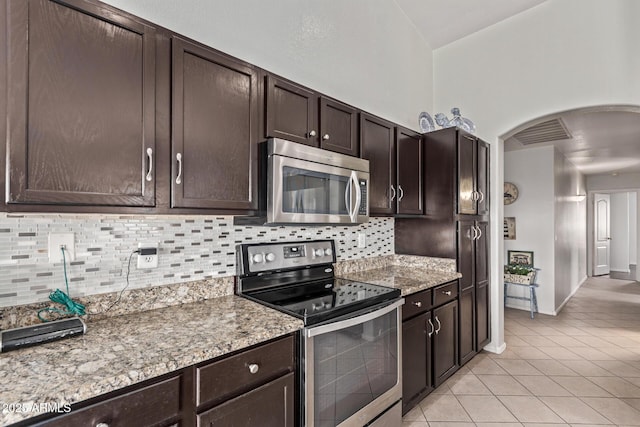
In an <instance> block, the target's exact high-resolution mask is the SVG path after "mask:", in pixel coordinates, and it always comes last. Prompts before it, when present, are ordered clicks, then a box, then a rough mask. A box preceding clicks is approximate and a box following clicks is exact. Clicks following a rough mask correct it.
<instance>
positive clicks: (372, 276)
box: [340, 265, 462, 296]
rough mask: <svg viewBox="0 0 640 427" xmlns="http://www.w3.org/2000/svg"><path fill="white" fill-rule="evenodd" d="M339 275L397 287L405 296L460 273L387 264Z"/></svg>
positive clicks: (449, 280) (458, 276)
mask: <svg viewBox="0 0 640 427" xmlns="http://www.w3.org/2000/svg"><path fill="white" fill-rule="evenodd" d="M340 277H343V278H345V279H350V280H356V281H359V282H366V283H373V284H376V285H382V286H389V287H391V288H398V289H400V291H401V292H402V296H406V295H410V294H413V293H416V292H419V291H421V290H424V289H428V288H432V287H434V286H438V285H441V284H443V283H447V282H451V281H452V280H456V279H459V278H460V277H462V274H460V273H458V272H456V271H442V270H432V269H428V268H423V267H415V266H414V267H408V266H401V265H388V266H385V267H381V268H374V269H370V270H363V271H358V272H353V273H344V274H341V275H340Z"/></svg>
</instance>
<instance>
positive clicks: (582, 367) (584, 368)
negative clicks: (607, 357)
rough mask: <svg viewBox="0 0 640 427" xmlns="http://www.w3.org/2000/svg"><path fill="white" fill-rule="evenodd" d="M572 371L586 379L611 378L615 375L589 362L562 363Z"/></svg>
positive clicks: (573, 361)
mask: <svg viewBox="0 0 640 427" xmlns="http://www.w3.org/2000/svg"><path fill="white" fill-rule="evenodd" d="M562 363H563V364H564V365H565V366H567V367H568V368H571V370H573V371H575V372H577V373H578V374H579V375H582V376H584V377H611V376H613V374H612V373H611V372H609V371H607V370H606V369H602V368H601V367H600V366H598V365H596V364H595V363H593V362H589V361H588V360H572V361H563V362H562Z"/></svg>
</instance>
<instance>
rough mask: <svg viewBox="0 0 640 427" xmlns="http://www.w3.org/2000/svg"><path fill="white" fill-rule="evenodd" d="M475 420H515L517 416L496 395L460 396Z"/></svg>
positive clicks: (459, 398) (460, 399)
mask: <svg viewBox="0 0 640 427" xmlns="http://www.w3.org/2000/svg"><path fill="white" fill-rule="evenodd" d="M458 400H459V401H460V403H461V404H462V406H463V407H464V409H465V410H466V411H467V413H469V415H470V416H471V419H472V420H473V421H474V422H513V421H517V420H516V418H515V417H514V416H513V415H512V414H511V412H509V410H508V409H507V408H506V407H505V406H504V405H503V404H502V403H501V402H500V401H499V400H498V399H497V398H496V397H495V396H458Z"/></svg>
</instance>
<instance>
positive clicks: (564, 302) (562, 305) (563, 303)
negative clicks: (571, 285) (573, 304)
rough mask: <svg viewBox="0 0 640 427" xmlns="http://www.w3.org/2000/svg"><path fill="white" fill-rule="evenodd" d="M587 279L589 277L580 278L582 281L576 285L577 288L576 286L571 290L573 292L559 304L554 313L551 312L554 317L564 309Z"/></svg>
mask: <svg viewBox="0 0 640 427" xmlns="http://www.w3.org/2000/svg"><path fill="white" fill-rule="evenodd" d="M588 278H589V276H584V277H583V278H582V280H581V281H580V283H579V284H578V286H576V288H575V289H574V290H573V292H571V293H570V294H569V295H568V296H567V297H566V298H565V299H564V301H562V304H560V306H558V308H556V309H555V311H554V312H553V315H554V316H557V315H558V313H560V312H561V311H562V309H563V308H564V306H565V305H566V304H567V303H568V302H569V300H570V299H571V297H573V296H574V295H575V294H576V292H578V289H580V288H581V287H582V285H584V282H586V281H587V279H588Z"/></svg>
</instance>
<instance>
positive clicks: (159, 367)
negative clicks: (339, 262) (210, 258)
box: [0, 295, 303, 425]
mask: <svg viewBox="0 0 640 427" xmlns="http://www.w3.org/2000/svg"><path fill="white" fill-rule="evenodd" d="M302 327H303V322H302V321H301V320H299V319H296V318H294V317H291V316H288V315H286V314H283V313H280V312H278V311H275V310H272V309H270V308H267V307H265V306H262V305H260V304H256V303H254V302H251V301H249V300H247V299H244V298H241V297H237V296H234V295H229V296H223V297H220V298H215V299H210V300H206V301H201V302H195V303H191V304H184V305H179V306H173V307H168V308H163V309H158V310H151V311H145V312H140V313H134V314H128V315H123V316H118V317H113V318H109V319H104V320H99V321H95V322H90V323H89V324H88V325H87V333H86V334H85V335H83V336H76V337H73V338H70V339H65V340H61V341H55V342H51V343H47V344H43V345H39V346H36V347H31V348H25V349H22V350H17V351H11V352H8V353H2V354H0V373H1V374H2V381H0V405H2V406H0V411H1V412H0V425H7V424H10V423H14V422H18V421H20V420H23V419H26V418H29V417H31V416H36V415H39V413H37V412H36V413H18V412H10V411H8V410H5V408H6V407H5V405H9V404H18V403H19V404H21V405H24V406H29V407H30V406H31V405H33V404H37V405H40V404H43V403H57V404H58V405H64V404H73V403H76V402H80V401H82V400H86V399H90V398H92V397H96V396H99V395H101V394H104V393H107V392H110V391H113V390H117V389H120V388H123V387H126V386H129V385H131V384H135V383H138V382H141V381H143V380H147V379H150V378H153V377H157V376H160V375H163V374H166V373H169V372H172V371H176V370H179V369H182V368H185V367H188V366H191V365H194V364H197V363H200V362H204V361H206V360H209V359H213V358H216V357H219V356H222V355H225V354H227V353H230V352H233V351H236V350H240V349H242V348H245V347H248V346H251V345H254V344H258V343H260V342H264V341H267V340H270V339H272V338H276V337H279V336H282V335H286V334H288V333H291V332H294V331H297V330H299V329H301V328H302Z"/></svg>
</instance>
